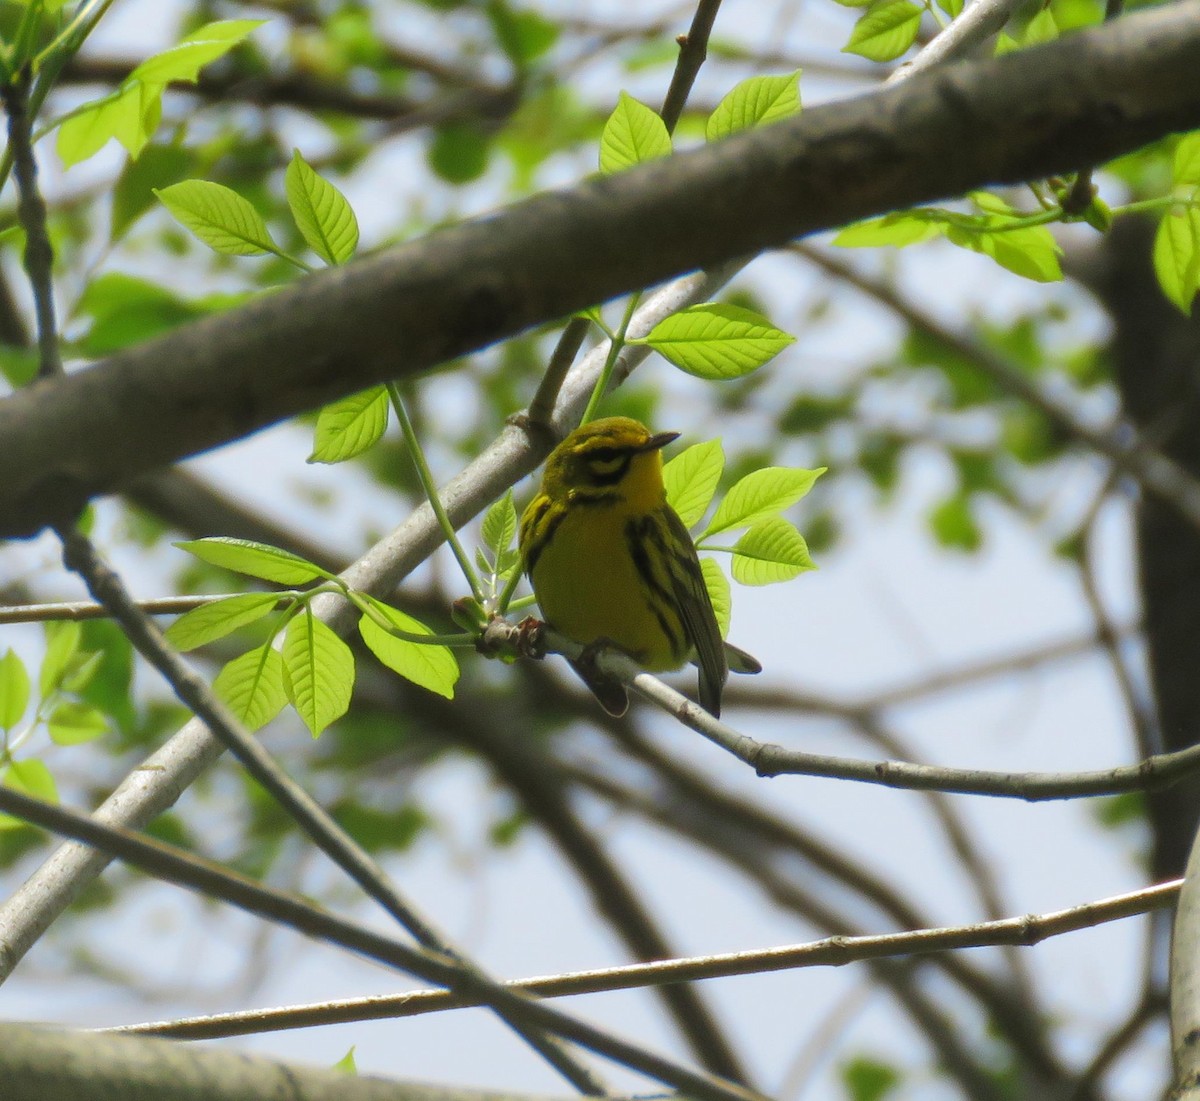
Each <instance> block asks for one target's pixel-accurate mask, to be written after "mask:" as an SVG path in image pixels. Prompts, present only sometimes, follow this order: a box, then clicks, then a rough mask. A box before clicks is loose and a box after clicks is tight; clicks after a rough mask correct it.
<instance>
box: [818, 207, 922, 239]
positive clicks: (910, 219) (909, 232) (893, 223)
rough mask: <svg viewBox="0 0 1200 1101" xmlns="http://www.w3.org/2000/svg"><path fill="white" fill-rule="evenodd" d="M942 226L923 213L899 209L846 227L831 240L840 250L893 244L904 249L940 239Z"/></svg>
mask: <svg viewBox="0 0 1200 1101" xmlns="http://www.w3.org/2000/svg"><path fill="white" fill-rule="evenodd" d="M942 231H943V227H942V226H941V225H940V224H939V223H938V221H937V220H936V219H934V218H931V217H929V216H928V214H927V213H926V212H925V211H922V210H902V211H899V212H897V213H895V214H885V215H884V216H883V217H882V218H871V219H869V220H868V221H865V222H856V223H855V224H854V225H852V226H847V227H846V228H845V229H843V230H842V231H841V232H840V233H839V234H838V235H837V236H836V237H835V238H834V239H833V243H834V244H835V245H838V246H839V247H841V248H876V247H878V246H880V245H893V246H894V247H896V248H903V247H904V246H905V245H915V244H917V243H918V242H920V241H928V240H929V239H930V238H931V237H937V236H939V235H940V234H941V233H942Z"/></svg>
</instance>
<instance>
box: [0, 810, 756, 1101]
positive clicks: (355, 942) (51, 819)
mask: <svg viewBox="0 0 1200 1101" xmlns="http://www.w3.org/2000/svg"><path fill="white" fill-rule="evenodd" d="M0 810H2V811H5V812H7V813H9V814H12V815H14V816H16V817H18V818H21V819H23V820H24V821H26V822H31V823H33V824H34V825H37V826H41V827H42V828H43V829H48V830H53V831H54V832H55V833H59V834H62V835H63V836H66V837H73V838H75V839H76V840H79V841H82V842H84V843H85V844H87V845H92V846H95V847H96V848H97V849H100V850H102V851H104V852H106V853H108V854H109V855H110V856H113V857H117V858H119V859H121V860H122V861H124V862H125V863H127V864H130V865H132V866H133V867H136V868H140V869H141V870H143V871H146V872H149V873H150V874H152V875H154V876H156V877H157V878H159V879H165V880H167V881H169V882H171V883H175V884H178V885H179V886H181V887H185V888H187V889H188V890H190V891H194V892H196V893H197V894H200V895H203V896H204V897H206V898H212V897H219V898H222V899H224V900H225V901H226V902H229V903H231V904H232V905H234V906H237V907H238V908H239V909H243V910H246V911H247V912H248V913H252V914H255V915H257V916H259V917H264V918H267V919H269V920H272V921H278V922H281V923H283V924H286V925H289V926H291V927H292V928H295V929H296V930H297V931H299V932H302V933H304V934H305V935H306V936H308V937H312V938H314V939H317V940H322V941H326V942H327V943H329V944H334V945H337V946H339V947H341V948H346V949H349V950H350V951H352V952H355V953H357V954H358V955H361V956H364V957H366V958H367V959H372V960H375V961H377V962H379V963H384V964H387V965H388V966H390V967H394V968H397V969H399V970H402V971H405V972H407V973H409V974H412V975H418V976H420V977H422V978H423V979H425V980H426V981H427V982H434V983H437V984H439V985H444V986H451V985H455V986H460V987H465V986H467V985H469V984H466V983H463V973H462V970H461V964H460V963H459V962H458V961H457V960H454V959H452V958H450V957H448V956H443V955H441V954H439V953H435V952H430V951H428V950H426V949H422V948H414V947H411V946H409V945H406V944H401V943H400V942H399V941H396V940H392V939H391V938H389V937H386V936H384V935H382V934H381V933H378V932H376V931H375V930H373V929H369V928H367V927H366V926H362V925H358V924H356V923H354V922H350V921H346V920H345V919H342V918H339V917H336V916H335V915H333V914H328V913H326V912H325V911H323V910H318V909H316V908H315V907H313V906H310V905H308V904H307V903H305V902H301V901H300V900H298V899H295V898H292V897H291V896H290V895H287V894H284V893H283V892H282V891H276V890H274V889H272V888H270V887H265V886H263V885H262V884H259V883H255V882H254V881H253V880H250V879H246V878H245V877H243V876H240V875H237V874H235V873H233V872H230V871H229V870H228V869H226V868H222V867H220V866H219V865H216V864H213V863H211V862H209V861H207V860H202V859H201V858H199V857H196V856H193V855H192V854H191V853H188V852H185V851H184V850H182V849H178V848H176V847H174V846H172V845H167V844H165V843H164V842H161V841H157V840H155V839H153V838H150V837H146V836H144V835H141V834H137V833H134V832H133V831H131V830H122V829H117V828H114V827H112V826H101V825H99V824H98V823H96V822H95V821H93V820H92V819H91V818H88V817H87V816H86V815H83V814H79V813H78V812H76V811H71V810H67V809H66V808H65V807H60V806H56V805H54V804H53V803H47V802H44V801H43V800H41V799H34V798H32V797H31V796H28V795H24V794H22V793H21V792H18V791H15V790H13V789H11V788H7V787H3V786H0ZM479 994H480V995H481V997H480V1000H479V1001H478V1002H477V1003H476V1004H479V1005H493V1004H498V1005H500V1006H502V1007H503V1010H504V1012H505V1013H506V1014H509V1015H511V1016H512V1017H513V1018H516V1019H518V1020H521V1021H522V1022H524V1023H525V1024H527V1025H528V1026H532V1027H535V1028H541V1029H545V1030H547V1031H550V1032H554V1033H557V1034H558V1035H560V1036H562V1037H564V1038H566V1039H569V1040H572V1041H574V1042H575V1043H578V1044H580V1045H581V1046H583V1047H586V1048H589V1049H590V1050H592V1051H595V1052H596V1053H597V1054H599V1055H603V1056H604V1057H605V1058H608V1059H612V1060H614V1061H615V1062H618V1063H621V1064H622V1065H624V1066H627V1067H629V1068H631V1069H633V1070H637V1071H639V1072H641V1073H642V1074H645V1075H647V1076H648V1077H650V1078H654V1079H656V1080H658V1081H660V1082H664V1083H666V1084H668V1085H671V1086H674V1087H675V1088H676V1089H679V1090H683V1091H685V1092H686V1093H688V1094H692V1095H694V1096H695V1097H698V1098H701V1099H704V1101H735V1099H736V1101H763V1099H762V1098H761V1097H760V1096H759V1095H758V1094H755V1093H753V1092H751V1091H749V1090H745V1089H743V1088H741V1087H740V1086H736V1085H734V1084H733V1083H721V1082H718V1081H716V1080H714V1079H713V1078H710V1077H709V1076H707V1075H703V1074H698V1073H696V1072H695V1071H691V1070H689V1069H687V1068H685V1067H680V1066H678V1065H677V1064H675V1063H673V1062H671V1061H670V1060H668V1059H664V1058H662V1057H661V1056H658V1055H654V1054H653V1053H651V1052H647V1051H644V1050H643V1049H642V1048H640V1047H638V1046H637V1045H635V1044H630V1043H628V1042H627V1041H624V1040H621V1039H618V1038H616V1037H613V1036H610V1035H608V1034H607V1033H605V1032H604V1031H602V1030H601V1029H598V1028H596V1027H595V1026H593V1025H590V1024H587V1023H586V1022H584V1021H580V1020H577V1019H576V1018H574V1017H569V1016H567V1015H566V1014H564V1013H561V1012H560V1011H558V1010H555V1009H553V1008H551V1007H550V1006H546V1005H542V1004H541V1003H539V1002H537V1001H534V1000H532V999H531V998H529V997H528V996H527V995H524V994H523V993H522V992H520V991H519V990H516V989H514V988H513V987H512V986H511V985H509V986H502V985H497V986H496V987H495V989H494V990H489V991H487V992H484V991H482V990H480V991H479Z"/></svg>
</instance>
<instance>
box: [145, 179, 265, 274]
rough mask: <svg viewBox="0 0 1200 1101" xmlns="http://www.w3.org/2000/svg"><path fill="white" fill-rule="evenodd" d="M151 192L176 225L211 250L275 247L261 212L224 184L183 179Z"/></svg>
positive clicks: (238, 252) (239, 252) (235, 252)
mask: <svg viewBox="0 0 1200 1101" xmlns="http://www.w3.org/2000/svg"><path fill="white" fill-rule="evenodd" d="M154 194H155V195H157V196H158V198H159V201H160V202H161V203H162V204H163V206H165V207H166V208H167V209H168V210H169V211H170V212H171V214H172V216H173V217H174V218H175V220H176V221H177V222H179V224H180V225H182V226H183V227H184V228H185V229H188V230H191V232H192V233H193V234H195V235H196V237H198V238H199V239H200V240H201V241H203V242H204V244H206V245H208V247H209V248H211V249H212V250H213V251H214V252H220V253H224V254H225V255H227V256H261V255H262V254H263V253H267V252H274V251H275V250H276V245H275V242H274V241H273V240H272V239H271V233H270V231H269V230H268V229H267V223H266V222H264V221H263V218H262V215H261V214H259V212H258V211H257V210H255V209H254V207H252V206H251V205H250V203H249V202H248V201H247V200H246V199H243V198H242V196H241V195H239V194H238V193H237V192H236V191H234V190H232V189H231V188H228V187H225V186H224V184H218V183H211V182H210V181H208V180H184V181H183V182H182V183H177V184H172V185H171V186H170V187H164V188H161V189H155V192H154Z"/></svg>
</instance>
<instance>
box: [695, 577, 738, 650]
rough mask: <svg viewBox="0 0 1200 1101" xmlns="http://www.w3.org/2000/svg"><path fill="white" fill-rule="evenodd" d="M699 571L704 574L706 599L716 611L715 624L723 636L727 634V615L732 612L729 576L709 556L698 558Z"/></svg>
mask: <svg viewBox="0 0 1200 1101" xmlns="http://www.w3.org/2000/svg"><path fill="white" fill-rule="evenodd" d="M700 572H701V573H702V574H703V575H704V587H705V588H706V589H707V590H708V599H709V600H711V601H712V606H713V611H714V612H716V613H717V626H718V627H720V628H721V637H722V638H724V637H725V636H726V635H727V634H729V617H730V615H731V614H732V612H733V597H732V596H731V595H730V592H729V578H727V577H726V576H725V571H724V570H723V569H721V567H720V566H719V565H717V563H716V562H714V561H713V560H712V559H711V558H701V559H700Z"/></svg>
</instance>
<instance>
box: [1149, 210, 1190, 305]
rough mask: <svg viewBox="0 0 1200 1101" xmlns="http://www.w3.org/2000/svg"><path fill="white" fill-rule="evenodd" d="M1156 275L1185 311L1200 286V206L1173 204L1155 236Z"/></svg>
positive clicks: (1165, 290)
mask: <svg viewBox="0 0 1200 1101" xmlns="http://www.w3.org/2000/svg"><path fill="white" fill-rule="evenodd" d="M1154 274H1155V275H1156V276H1158V284H1159V286H1160V287H1162V290H1163V294H1165V295H1166V296H1167V297H1168V298H1169V299H1170V300H1171V301H1172V302H1174V303H1175V305H1176V306H1178V307H1179V308H1180V309H1181V310H1182V311H1183V312H1184V313H1185V314H1189V315H1190V314H1191V312H1192V300H1193V299H1194V298H1195V297H1196V291H1197V289H1200V209H1197V208H1196V207H1194V206H1188V207H1172V208H1171V209H1170V210H1168V211H1167V213H1166V214H1164V215H1163V217H1162V221H1160V222H1159V223H1158V231H1157V232H1156V233H1155V235H1154Z"/></svg>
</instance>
